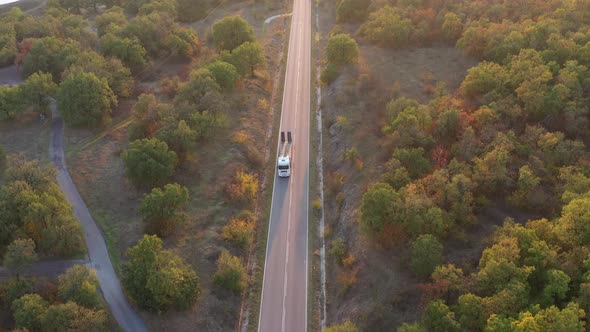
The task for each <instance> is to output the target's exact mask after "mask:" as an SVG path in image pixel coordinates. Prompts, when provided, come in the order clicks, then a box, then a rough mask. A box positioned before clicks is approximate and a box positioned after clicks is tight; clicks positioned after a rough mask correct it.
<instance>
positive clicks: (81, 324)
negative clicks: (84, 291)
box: [41, 301, 109, 332]
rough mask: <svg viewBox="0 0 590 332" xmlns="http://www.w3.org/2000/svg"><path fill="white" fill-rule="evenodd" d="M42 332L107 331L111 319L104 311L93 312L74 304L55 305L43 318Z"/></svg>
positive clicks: (49, 308) (48, 309) (50, 307)
mask: <svg viewBox="0 0 590 332" xmlns="http://www.w3.org/2000/svg"><path fill="white" fill-rule="evenodd" d="M41 322H42V324H43V330H42V331H48V332H53V331H56V332H57V331H107V330H108V326H109V317H108V315H107V314H106V312H105V311H104V310H92V309H88V308H85V307H82V306H80V305H78V304H77V303H74V302H71V301H70V302H67V303H59V304H53V305H51V306H49V307H48V308H47V311H46V312H45V313H44V314H43V316H41Z"/></svg>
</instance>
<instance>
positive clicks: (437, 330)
mask: <svg viewBox="0 0 590 332" xmlns="http://www.w3.org/2000/svg"><path fill="white" fill-rule="evenodd" d="M422 325H424V327H425V328H426V330H427V331H429V332H452V331H460V330H461V327H460V325H459V323H458V322H457V321H456V320H455V313H453V312H452V311H451V310H450V309H449V307H448V306H447V305H446V304H444V302H443V301H441V300H436V301H432V302H430V303H429V304H428V306H427V307H426V309H425V310H424V314H423V316H422Z"/></svg>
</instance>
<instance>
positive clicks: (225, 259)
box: [213, 250, 247, 293]
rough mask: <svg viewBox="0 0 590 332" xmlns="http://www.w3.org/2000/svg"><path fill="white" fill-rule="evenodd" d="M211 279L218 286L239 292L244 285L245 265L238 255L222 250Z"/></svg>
mask: <svg viewBox="0 0 590 332" xmlns="http://www.w3.org/2000/svg"><path fill="white" fill-rule="evenodd" d="M213 281H214V282H215V284H217V285H219V286H220V287H223V288H227V289H229V290H231V291H233V292H235V293H240V292H241V291H242V290H243V289H244V288H245V287H246V282H247V276H246V267H245V266H244V264H243V263H242V260H241V259H240V258H239V257H236V256H232V255H231V254H230V253H229V252H228V251H227V250H224V251H222V252H221V256H219V259H218V260H217V272H215V276H214V277H213Z"/></svg>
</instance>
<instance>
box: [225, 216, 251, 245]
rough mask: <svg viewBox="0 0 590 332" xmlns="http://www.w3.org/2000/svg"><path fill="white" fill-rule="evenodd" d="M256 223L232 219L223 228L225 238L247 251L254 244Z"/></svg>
mask: <svg viewBox="0 0 590 332" xmlns="http://www.w3.org/2000/svg"><path fill="white" fill-rule="evenodd" d="M253 232H254V223H252V222H248V221H246V220H242V219H232V220H231V221H230V222H229V224H227V225H225V226H224V227H223V238H224V239H226V240H227V241H230V242H232V243H234V244H235V245H237V246H239V247H240V248H242V249H247V248H248V247H249V246H250V244H252V233H253Z"/></svg>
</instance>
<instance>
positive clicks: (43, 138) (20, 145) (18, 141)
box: [0, 113, 51, 161]
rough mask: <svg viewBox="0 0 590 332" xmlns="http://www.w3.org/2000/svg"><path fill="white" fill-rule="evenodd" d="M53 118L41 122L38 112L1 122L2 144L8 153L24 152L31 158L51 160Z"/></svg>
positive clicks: (0, 141)
mask: <svg viewBox="0 0 590 332" xmlns="http://www.w3.org/2000/svg"><path fill="white" fill-rule="evenodd" d="M50 131H51V119H46V120H45V121H43V122H41V120H39V115H37V114H36V113H24V114H21V115H19V116H18V117H17V118H16V119H15V120H12V121H5V122H0V145H1V146H2V147H3V148H4V150H5V151H6V153H22V154H24V155H25V156H26V157H27V158H29V159H39V160H45V161H49V133H50Z"/></svg>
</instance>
